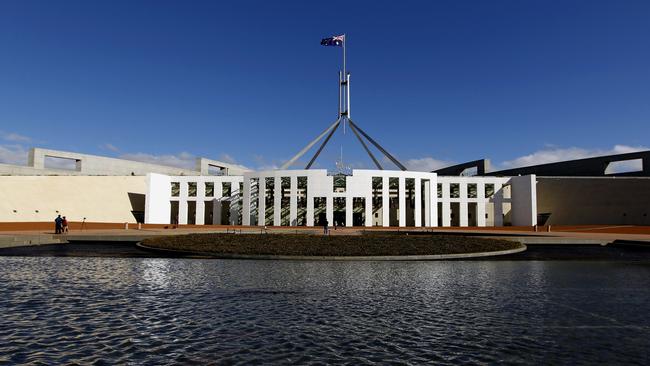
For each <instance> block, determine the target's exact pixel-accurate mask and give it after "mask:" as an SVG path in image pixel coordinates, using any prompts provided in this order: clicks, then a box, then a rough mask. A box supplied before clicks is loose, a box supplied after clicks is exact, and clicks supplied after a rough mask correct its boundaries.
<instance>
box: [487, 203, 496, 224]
mask: <svg viewBox="0 0 650 366" xmlns="http://www.w3.org/2000/svg"><path fill="white" fill-rule="evenodd" d="M485 226H494V202H486V203H485Z"/></svg>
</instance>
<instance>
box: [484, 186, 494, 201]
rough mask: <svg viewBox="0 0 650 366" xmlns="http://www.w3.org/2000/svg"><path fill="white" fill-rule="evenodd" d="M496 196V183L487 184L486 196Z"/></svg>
mask: <svg viewBox="0 0 650 366" xmlns="http://www.w3.org/2000/svg"><path fill="white" fill-rule="evenodd" d="M492 196H494V183H488V184H486V185H485V198H492Z"/></svg>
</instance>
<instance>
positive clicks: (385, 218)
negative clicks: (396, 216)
mask: <svg viewBox="0 0 650 366" xmlns="http://www.w3.org/2000/svg"><path fill="white" fill-rule="evenodd" d="M389 204H390V187H389V177H381V216H382V220H381V225H382V226H385V227H388V226H390V207H389Z"/></svg>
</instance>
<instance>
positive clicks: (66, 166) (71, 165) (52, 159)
mask: <svg viewBox="0 0 650 366" xmlns="http://www.w3.org/2000/svg"><path fill="white" fill-rule="evenodd" d="M43 164H44V167H45V169H62V170H74V171H81V160H78V159H70V158H60V157H58V156H47V155H46V156H45V160H44V163H43Z"/></svg>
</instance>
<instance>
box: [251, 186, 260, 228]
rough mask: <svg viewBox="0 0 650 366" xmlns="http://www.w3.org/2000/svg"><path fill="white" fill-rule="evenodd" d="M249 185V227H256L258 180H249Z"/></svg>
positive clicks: (258, 193) (257, 216)
mask: <svg viewBox="0 0 650 366" xmlns="http://www.w3.org/2000/svg"><path fill="white" fill-rule="evenodd" d="M249 184H250V190H251V191H250V193H251V194H250V207H249V210H250V225H258V224H259V223H258V218H259V207H258V204H259V195H260V179H259V178H251V179H250V181H249Z"/></svg>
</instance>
